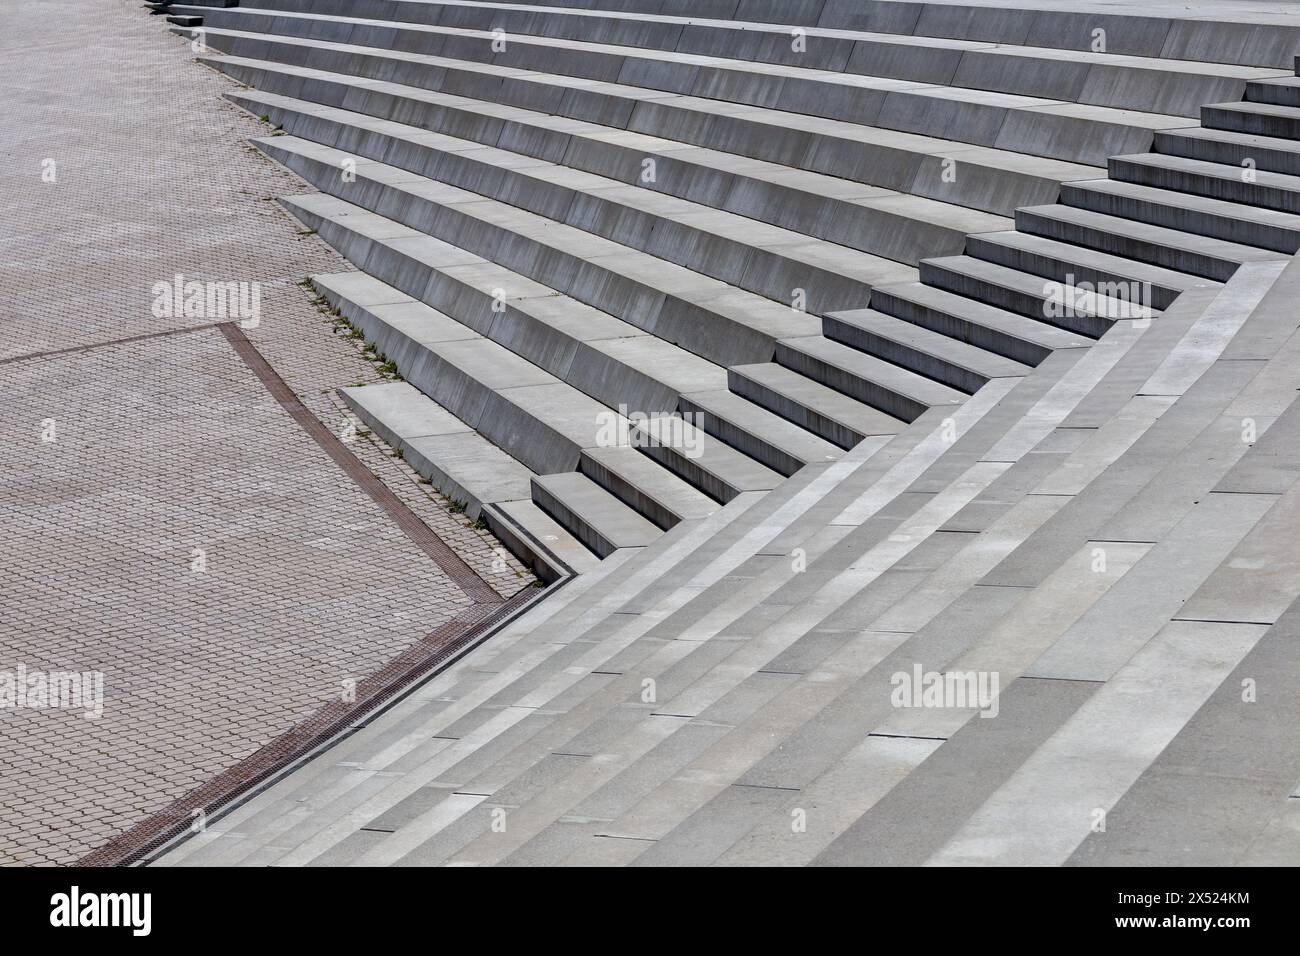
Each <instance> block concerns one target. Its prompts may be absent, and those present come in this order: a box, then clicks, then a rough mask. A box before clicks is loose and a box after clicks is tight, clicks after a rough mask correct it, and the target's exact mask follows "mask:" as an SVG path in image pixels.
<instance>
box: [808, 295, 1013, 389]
mask: <svg viewBox="0 0 1300 956" xmlns="http://www.w3.org/2000/svg"><path fill="white" fill-rule="evenodd" d="M822 334H823V335H825V336H826V338H828V339H832V340H834V341H836V342H840V343H843V344H844V345H848V346H851V347H853V348H855V349H859V350H860V351H863V352H868V353H870V354H871V355H874V356H877V357H879V358H882V359H884V360H885V361H887V362H892V363H893V364H895V365H899V366H902V367H903V368H906V369H910V370H911V371H913V372H915V373H917V374H918V375H924V376H926V377H927V378H931V379H934V380H935V381H936V382H941V383H943V384H945V385H948V386H951V387H952V388H955V389H958V390H959V391H963V392H967V393H971V392H974V391H975V390H976V389H978V388H980V386H982V385H983V384H984V383H985V382H987V381H988V380H989V379H991V378H1002V377H1005V376H1017V375H1024V374H1026V373H1027V372H1028V371H1029V366H1027V365H1024V364H1022V363H1020V362H1016V361H1013V360H1012V359H1008V358H1004V357H1003V356H1001V355H997V354H995V353H993V352H988V351H985V350H984V349H981V348H976V347H975V346H973V345H968V344H967V343H965V342H963V341H960V340H958V339H954V338H950V337H949V336H947V335H942V334H940V333H938V332H933V331H931V330H930V329H928V328H925V327H924V326H921V325H916V324H914V323H911V322H907V321H905V320H903V319H900V318H896V317H895V316H892V315H886V314H885V313H883V312H877V311H876V310H875V309H857V310H854V311H852V312H835V313H832V314H830V315H827V316H824V317H823V318H822Z"/></svg>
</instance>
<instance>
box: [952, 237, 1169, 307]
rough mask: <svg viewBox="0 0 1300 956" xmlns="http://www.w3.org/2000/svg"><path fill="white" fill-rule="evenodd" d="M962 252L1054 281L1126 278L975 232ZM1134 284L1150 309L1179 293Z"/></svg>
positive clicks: (1095, 282) (1107, 281)
mask: <svg viewBox="0 0 1300 956" xmlns="http://www.w3.org/2000/svg"><path fill="white" fill-rule="evenodd" d="M966 254H967V255H969V256H973V257H975V258H976V259H983V260H984V261H985V262H992V263H995V264H996V265H1000V266H1006V267H1007V268H1008V269H1016V270H1018V271H1020V272H1028V273H1029V274H1031V275H1037V276H1042V277H1043V278H1045V279H1051V280H1052V281H1054V282H1068V281H1071V280H1072V279H1073V280H1077V281H1080V282H1091V283H1094V284H1097V283H1112V282H1128V281H1129V280H1128V279H1127V278H1126V277H1125V276H1121V275H1119V274H1117V273H1114V272H1104V271H1101V270H1099V269H1091V268H1086V267H1084V266H1080V265H1077V264H1075V263H1073V262H1069V261H1067V260H1065V259H1062V258H1059V257H1056V256H1047V255H1042V254H1041V253H1036V252H1031V251H1029V250H1026V249H1018V248H1016V247H1015V246H1008V245H1003V244H1002V243H999V242H991V241H989V240H986V239H981V238H980V237H979V236H971V237H970V238H969V239H968V240H966ZM1138 288H1139V289H1141V290H1142V292H1143V295H1142V297H1141V301H1142V304H1143V305H1148V306H1150V307H1152V308H1154V309H1167V308H1168V307H1169V306H1170V305H1172V304H1173V301H1174V300H1175V299H1176V298H1178V295H1179V290H1177V289H1171V288H1166V287H1163V286H1158V285H1154V284H1151V283H1147V284H1142V285H1139V286H1138Z"/></svg>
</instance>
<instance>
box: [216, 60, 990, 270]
mask: <svg viewBox="0 0 1300 956" xmlns="http://www.w3.org/2000/svg"><path fill="white" fill-rule="evenodd" d="M200 59H202V57H200ZM211 62H212V65H213V66H215V67H218V68H220V67H221V65H222V64H223V63H226V64H237V65H244V66H248V67H252V68H256V69H259V70H269V71H271V72H276V73H283V74H285V75H290V76H311V75H320V76H323V77H324V76H328V77H329V78H330V79H331V80H332V81H334V82H337V83H342V84H344V85H351V86H362V85H363V84H364V85H366V86H372V85H375V81H367V80H361V79H356V78H353V77H349V76H336V75H333V74H323V73H320V71H309V70H306V69H305V68H301V67H290V66H286V65H284V64H278V63H274V62H271V61H261V60H253V59H249V58H244V57H232V56H222V57H215V58H211ZM384 86H385V87H386V88H387V87H392V88H393V90H394V91H401V90H405V91H406V93H405V95H408V96H410V97H411V98H412V99H415V100H418V101H421V102H428V103H445V104H449V105H454V106H458V107H461V108H464V109H467V110H472V111H474V112H475V113H476V114H481V115H487V116H493V117H499V118H502V119H509V120H510V121H511V122H516V123H520V124H522V125H527V126H529V127H535V128H537V129H539V130H544V131H546V132H547V133H550V132H562V133H563V134H564V135H566V136H572V137H574V138H575V139H576V140H578V141H582V142H584V143H585V142H589V141H593V140H594V141H595V142H601V143H603V142H607V141H611V140H612V141H613V142H617V143H620V144H627V145H629V146H632V147H635V148H636V149H638V151H641V152H644V153H645V154H646V155H663V156H665V157H668V158H671V159H674V160H676V161H679V162H683V163H688V164H691V165H699V166H701V167H703V168H705V169H707V170H709V171H711V172H716V173H722V174H725V175H732V174H733V173H737V172H739V175H740V176H741V178H743V179H746V180H754V181H756V182H758V183H762V184H765V185H767V186H773V187H778V188H781V189H789V190H794V191H797V192H800V193H806V194H808V195H811V196H815V197H818V198H819V199H825V198H830V199H833V200H835V201H838V202H842V203H845V204H848V205H849V206H857V207H861V209H862V211H864V212H870V211H873V210H875V209H877V208H880V209H892V208H893V207H894V206H896V205H899V204H903V203H906V207H907V213H908V216H909V218H911V219H914V220H916V221H918V222H920V223H925V224H928V225H930V226H934V227H936V228H941V229H948V230H957V231H960V232H962V233H966V232H979V231H990V230H993V229H1001V228H1006V225H1007V223H1008V220H1007V218H1006V217H1005V216H1002V215H995V214H993V213H988V212H984V211H981V210H978V209H973V208H970V207H967V206H960V205H956V204H954V203H950V202H944V201H941V200H938V199H931V198H927V197H925V196H918V195H910V194H906V193H901V192H897V191H894V190H890V189H885V188H883V187H880V186H871V185H867V184H863V183H857V182H853V181H850V180H846V179H842V178H839V177H837V176H834V175H829V174H825V173H820V172H816V171H813V170H809V169H802V168H795V167H790V166H783V165H779V164H777V163H774V162H768V161H766V160H762V159H756V158H753V157H748V156H739V155H737V154H733V153H727V152H723V151H721V150H717V149H711V148H709V147H705V146H697V145H693V144H690V143H686V142H683V141H681V140H673V139H667V138H664V137H662V136H653V135H649V134H646V133H641V132H636V131H632V130H625V129H621V128H618V127H606V126H598V125H596V124H594V123H588V122H585V121H579V120H572V119H568V118H566V117H563V116H556V115H552V114H547V113H542V112H538V111H535V110H528V109H525V108H523V107H516V106H506V105H502V104H499V103H495V102H492V101H489V100H476V99H472V98H470V97H466V96H459V95H455V94H450V93H433V92H430V91H425V90H421V89H418V88H414V87H400V86H396V85H395V84H384ZM226 95H227V98H230V99H232V100H234V101H236V102H240V101H244V102H253V103H259V104H267V105H278V106H283V107H285V108H291V109H299V110H301V111H303V112H306V113H310V112H312V111H313V110H330V109H334V107H329V106H324V105H321V104H318V103H315V102H314V101H310V100H301V99H297V98H294V97H289V96H285V95H283V94H279V93H274V92H268V91H263V90H256V89H248V90H240V91H232V92H231V93H228V94H226ZM373 121H374V122H377V123H383V122H387V121H386V120H373ZM543 135H545V134H543ZM738 164H740V165H741V166H742V169H740V170H739V171H737V168H736V167H737V165H738ZM742 205H743V206H745V208H746V209H748V208H750V204H746V203H742ZM851 238H853V236H852V235H848V236H846V237H845V239H851ZM840 241H841V242H844V241H845V240H840ZM853 248H859V247H856V246H855V247H853ZM864 251H867V250H864Z"/></svg>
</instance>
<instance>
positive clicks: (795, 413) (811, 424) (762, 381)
mask: <svg viewBox="0 0 1300 956" xmlns="http://www.w3.org/2000/svg"><path fill="white" fill-rule="evenodd" d="M727 383H728V386H729V387H730V389H731V391H733V392H735V393H736V394H737V395H740V396H742V397H744V398H747V399H748V400H749V401H751V402H753V403H755V404H756V405H761V406H762V407H763V408H766V409H767V410H768V411H771V412H774V413H776V414H777V415H780V416H781V417H782V418H784V419H787V420H788V421H791V422H794V423H795V424H796V425H798V426H799V427H801V428H804V429H807V430H808V431H810V432H812V433H814V434H816V435H820V436H821V437H822V438H824V439H826V441H829V442H832V443H834V444H836V445H839V446H840V447H841V448H852V447H853V446H854V445H856V444H857V443H858V442H860V441H862V439H864V438H866V437H867V436H869V435H892V434H896V433H897V432H899V431H901V430H902V428H903V426H904V425H905V424H906V423H905V422H904V421H902V420H901V419H899V418H896V417H894V416H892V415H889V414H887V413H886V412H882V411H880V410H879V409H877V408H873V407H871V406H870V405H866V404H864V403H862V402H859V401H857V400H856V399H853V398H850V397H849V396H847V395H844V394H843V393H841V392H837V391H835V390H834V389H832V388H829V387H827V386H825V385H823V384H821V383H820V382H815V381H813V380H812V379H810V378H808V377H807V376H804V375H801V374H799V373H798V372H795V371H793V370H792V369H788V368H786V367H785V366H783V365H778V364H776V363H775V362H767V363H760V364H754V365H735V366H732V367H731V368H729V369H727Z"/></svg>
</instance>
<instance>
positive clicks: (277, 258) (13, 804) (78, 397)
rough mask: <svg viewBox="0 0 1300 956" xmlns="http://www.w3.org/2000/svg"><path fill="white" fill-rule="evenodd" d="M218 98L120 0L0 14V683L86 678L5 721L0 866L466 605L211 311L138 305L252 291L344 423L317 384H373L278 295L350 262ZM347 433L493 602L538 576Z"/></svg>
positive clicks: (151, 808)
mask: <svg viewBox="0 0 1300 956" xmlns="http://www.w3.org/2000/svg"><path fill="white" fill-rule="evenodd" d="M229 85H230V84H229V81H227V80H225V79H223V78H222V77H220V76H218V75H217V74H215V73H213V72H211V71H209V70H207V69H205V68H203V67H200V66H198V65H196V64H194V63H193V62H192V61H191V58H190V53H189V50H188V48H187V46H186V45H185V43H184V42H183V41H181V40H179V39H177V38H175V37H172V36H171V35H170V34H168V33H167V32H166V29H165V26H164V24H163V22H162V21H161V20H160V19H158V18H151V17H149V16H147V15H146V14H145V12H144V11H143V10H142V9H141V8H140V6H139V4H138V2H137V0H44V2H25V3H22V4H3V5H0V98H3V102H4V103H5V122H4V123H3V124H0V147H2V148H0V155H3V156H5V158H6V161H7V162H6V165H5V166H4V168H3V169H2V170H0V214H3V221H4V223H5V225H6V227H7V228H6V230H5V234H4V236H3V238H0V329H2V330H3V332H4V335H3V337H0V395H2V396H3V414H2V415H0V681H2V680H3V676H4V675H5V674H6V673H10V674H14V673H17V671H18V669H19V668H25V669H26V671H27V673H29V674H31V673H42V672H48V671H55V670H58V671H74V672H102V673H103V675H104V677H103V681H104V709H103V714H102V716H101V717H99V718H98V719H88V718H86V717H85V716H84V715H83V714H82V713H81V712H80V711H74V710H52V709H34V708H19V709H14V708H5V709H0V764H3V765H4V767H5V768H6V769H5V773H4V774H3V775H0V863H4V864H14V863H18V864H30V863H38V864H39V863H69V862H72V861H74V860H76V859H77V858H78V857H80V856H82V855H84V854H85V853H86V852H88V851H89V850H91V849H93V848H95V847H97V846H99V845H101V844H103V843H104V842H105V841H107V840H108V839H110V838H112V837H113V836H115V835H117V834H119V833H121V832H123V831H124V830H126V829H128V828H129V827H130V826H132V825H133V824H135V823H137V822H139V821H140V820H141V819H143V818H144V817H146V816H147V815H149V814H151V813H154V812H156V811H158V810H159V809H161V808H162V807H164V806H166V805H167V804H168V803H170V802H171V801H172V800H174V799H176V798H177V797H179V796H181V795H183V794H184V793H185V792H186V791H188V790H189V789H191V788H192V787H194V786H195V785H196V784H198V783H200V782H202V781H204V780H206V779H208V778H210V777H211V776H212V775H214V774H215V773H217V772H219V771H220V770H222V769H223V768H226V767H228V766H230V765H231V764H232V763H234V762H236V761H238V760H240V759H242V758H243V757H246V756H247V755H248V754H250V753H252V752H253V751H254V750H256V749H257V748H258V747H260V746H261V745H263V744H265V743H266V742H268V741H269V740H271V739H273V738H274V737H276V736H277V735H279V734H280V733H282V732H284V731H285V730H287V729H288V728H289V727H290V726H292V725H293V724H294V723H295V722H296V721H301V720H302V719H304V718H305V717H306V716H308V715H309V714H311V713H312V712H313V711H315V710H316V709H317V708H318V707H319V706H320V705H321V704H322V703H323V702H325V701H327V700H330V699H332V698H335V697H337V696H338V694H339V693H340V692H341V689H343V688H345V687H346V686H347V684H346V682H348V681H357V680H360V679H361V678H362V677H364V676H365V675H367V674H369V673H372V672H373V671H374V670H376V669H378V668H379V667H380V666H381V665H382V664H384V663H385V662H387V661H388V660H390V659H391V658H393V657H395V656H396V655H398V654H400V653H401V652H402V650H404V649H405V648H407V647H410V646H411V645H412V644H413V643H415V642H417V641H419V640H420V639H421V638H422V637H423V636H424V635H426V634H428V633H429V632H430V631H431V630H433V629H434V628H436V627H437V626H438V625H439V624H442V623H444V622H445V621H447V620H448V619H449V618H451V617H452V616H454V615H455V614H456V613H457V612H458V611H460V610H463V609H464V608H465V607H467V606H468V605H469V604H470V603H471V598H470V597H468V596H467V595H466V594H465V593H464V592H462V590H461V589H460V588H459V587H458V586H457V585H456V583H455V582H453V581H452V580H451V579H450V578H449V577H448V576H447V575H446V574H444V573H443V572H442V571H441V570H440V569H439V567H438V566H437V564H435V563H434V562H433V561H432V560H430V558H429V556H428V555H427V554H425V553H424V552H423V551H422V550H420V549H419V548H418V547H416V546H415V544H414V543H413V542H412V541H411V540H410V539H409V538H408V537H407V536H406V535H405V534H404V533H403V532H402V531H401V530H400V529H399V528H398V527H397V526H396V524H394V522H393V521H392V519H391V518H390V516H389V515H388V514H387V513H386V512H384V511H383V510H382V509H381V508H380V507H379V506H378V505H376V504H375V503H374V502H373V501H372V500H371V498H370V497H368V496H367V495H366V494H365V493H364V492H363V491H362V490H361V489H360V488H359V487H358V486H357V485H356V484H355V483H354V482H353V481H352V480H351V479H350V478H349V477H348V476H347V475H345V474H344V472H343V471H342V470H341V469H340V468H339V467H338V466H337V465H336V464H335V463H334V462H333V461H332V460H331V459H330V458H329V456H328V455H327V454H326V453H325V452H324V451H323V450H322V449H321V448H320V447H319V445H317V444H316V443H315V442H314V441H313V440H312V439H311V438H310V437H309V436H308V435H307V434H306V433H304V432H303V430H302V429H301V428H300V427H299V426H298V425H297V424H296V423H295V422H294V421H293V420H292V418H290V417H289V415H288V414H286V413H285V411H284V410H283V409H282V408H281V407H280V406H279V405H278V404H277V403H276V402H275V400H274V399H273V398H272V396H271V395H270V394H269V393H268V392H267V390H266V388H265V387H264V386H263V385H262V383H261V382H259V381H258V379H257V378H256V376H255V375H254V374H253V372H252V371H250V369H249V368H248V367H247V365H246V364H245V363H244V362H243V361H242V360H241V359H240V358H239V356H238V355H237V354H236V353H235V351H234V350H233V349H232V348H231V346H230V344H229V343H228V342H227V340H226V339H225V338H224V337H223V336H222V335H221V333H220V332H219V331H217V330H216V329H213V328H210V327H206V326H209V325H210V323H211V321H212V318H211V317H209V316H204V317H196V318H189V319H186V318H179V319H178V318H158V317H156V315H155V314H154V312H153V311H152V310H151V306H152V304H153V300H154V297H155V296H154V293H153V287H154V285H155V283H158V282H165V281H171V280H172V278H173V276H174V275H176V274H182V275H184V276H185V277H186V279H195V280H200V281H212V282H246V283H257V284H258V288H259V290H260V324H259V325H258V326H257V327H256V328H249V329H248V330H247V333H246V334H247V336H248V338H249V339H250V340H251V341H252V342H253V344H254V345H255V346H256V347H257V349H258V351H260V352H261V353H262V354H263V355H264V356H265V357H266V358H267V359H268V361H269V362H270V363H271V365H272V366H273V368H274V369H275V371H276V372H277V373H278V374H279V375H280V376H281V377H282V378H283V379H284V380H285V381H286V382H287V383H288V384H289V385H290V387H292V388H293V390H294V391H295V392H296V394H297V395H298V396H299V398H300V399H301V400H302V402H303V403H304V404H305V405H306V406H307V407H308V408H309V409H310V410H311V411H312V413H313V414H315V415H316V416H317V417H318V418H319V419H320V420H321V421H322V422H323V423H324V424H325V425H326V426H327V427H329V428H330V429H331V430H333V431H335V432H336V433H340V434H342V433H344V429H345V426H346V424H347V420H346V416H345V413H344V410H343V406H342V405H341V403H340V402H339V401H338V399H337V398H336V396H335V395H334V393H333V390H334V389H335V388H337V387H339V386H343V385H353V384H358V383H364V382H371V381H377V380H379V379H380V378H381V373H380V372H379V371H378V370H377V369H376V368H375V366H374V365H373V364H372V363H371V362H369V361H368V360H367V359H366V358H364V357H363V356H362V353H361V351H360V350H359V348H358V347H357V344H356V343H354V342H352V341H350V340H348V339H347V338H346V337H344V336H342V335H339V334H336V333H335V332H334V330H333V327H332V324H331V322H330V321H329V319H328V317H327V316H324V315H322V314H321V313H320V312H319V311H318V310H317V309H316V308H315V307H314V306H313V305H312V304H311V301H310V300H311V296H310V293H308V292H307V291H305V290H304V289H303V288H302V287H300V286H299V285H298V282H299V281H300V280H301V279H302V278H303V277H304V276H306V275H308V274H310V273H313V272H325V271H340V270H342V269H346V268H348V266H347V264H346V263H345V262H344V261H343V260H341V259H340V258H339V257H338V256H337V255H335V254H334V253H333V252H332V251H331V250H330V249H329V248H328V247H327V246H325V245H324V244H323V243H322V242H320V241H319V240H318V239H317V238H316V237H315V236H304V235H300V234H299V230H298V229H297V226H296V223H295V222H294V221H293V220H291V219H290V218H289V217H288V216H287V215H285V214H284V213H283V212H282V211H281V209H280V208H279V206H278V204H276V203H275V202H273V201H272V199H273V198H274V197H276V196H280V195H289V194H294V193H302V192H307V191H309V190H308V189H307V188H306V187H305V186H304V185H303V184H302V183H301V181H299V180H297V179H296V178H295V177H293V176H292V175H290V174H288V173H287V172H285V171H283V170H281V169H279V168H278V167H276V166H274V165H273V164H271V163H270V162H269V161H268V160H266V159H264V158H263V157H262V156H261V155H260V154H258V153H256V152H255V151H253V150H251V149H250V148H248V147H247V146H246V145H244V143H243V141H244V140H245V139H246V138H247V137H249V136H253V135H260V134H264V133H265V128H264V127H261V126H259V124H258V122H257V121H256V120H255V119H253V118H251V117H247V116H245V115H244V114H242V113H240V112H239V111H238V110H236V109H235V108H234V107H231V106H229V105H228V104H226V103H224V102H223V101H221V100H220V99H219V95H220V92H221V91H222V90H223V89H227V88H229ZM173 332H174V333H176V334H165V335H159V334H157V333H173ZM348 447H349V448H350V449H351V450H352V451H353V453H354V454H356V455H357V457H358V458H359V459H360V460H361V461H362V462H363V463H364V464H365V466H366V468H367V469H369V470H370V471H372V472H374V473H375V474H377V475H378V476H379V477H380V478H381V479H383V480H384V481H385V482H386V483H387V484H388V486H389V487H390V488H391V489H392V490H393V491H394V492H396V494H397V495H398V496H399V498H400V499H401V500H402V501H403V502H404V503H405V504H406V505H407V507H409V508H411V509H412V510H414V511H415V513H416V514H418V515H419V516H420V518H421V519H422V520H424V521H425V523H426V524H427V525H429V527H431V528H432V529H433V530H434V531H435V532H436V533H437V534H438V535H439V536H440V537H442V538H443V540H444V541H446V542H447V543H448V544H450V545H451V546H452V547H453V548H454V549H455V550H456V551H457V552H458V553H459V554H460V555H461V556H462V557H463V559H464V560H465V561H466V562H467V563H468V564H469V565H470V567H472V568H473V569H474V570H475V571H477V572H478V574H479V575H480V576H482V577H483V578H484V580H486V581H487V582H488V584H489V585H490V586H491V587H492V588H493V589H495V590H496V592H497V593H498V594H500V595H502V596H508V595H509V594H512V593H514V592H515V591H517V590H519V589H520V588H521V587H524V586H527V585H528V584H531V583H532V580H531V578H530V577H528V576H527V575H526V574H525V572H524V571H523V569H522V568H520V567H519V565H518V564H517V562H515V561H514V560H513V559H510V560H508V561H507V562H506V564H505V570H504V571H502V570H501V563H500V560H499V558H500V556H501V552H500V550H499V548H498V547H497V545H496V542H495V541H494V539H492V538H491V537H490V536H489V535H487V534H486V533H485V532H482V531H478V530H476V529H473V528H471V527H468V526H467V525H466V523H465V521H464V519H463V517H461V516H457V515H454V514H451V513H450V512H448V511H447V510H446V509H445V507H443V504H442V503H441V502H439V501H437V500H435V497H434V496H432V495H431V494H430V493H429V492H428V491H427V489H426V487H425V486H423V485H421V484H418V483H417V482H416V480H415V476H414V475H413V473H412V472H411V471H410V470H409V469H408V468H407V467H406V466H405V465H404V464H403V463H402V462H400V461H398V460H396V459H394V458H393V457H391V455H389V454H388V453H387V450H386V449H383V448H381V447H380V446H378V445H377V444H375V443H374V441H373V439H371V438H369V437H367V436H366V435H364V434H362V435H360V436H358V437H357V438H356V439H355V440H353V441H351V442H350V443H349V445H348ZM494 568H495V570H494Z"/></svg>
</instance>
